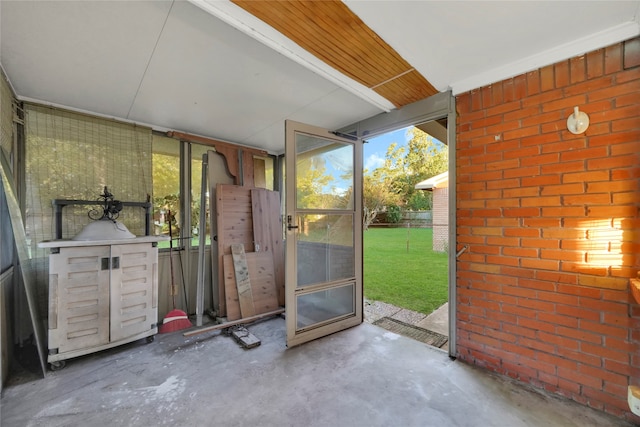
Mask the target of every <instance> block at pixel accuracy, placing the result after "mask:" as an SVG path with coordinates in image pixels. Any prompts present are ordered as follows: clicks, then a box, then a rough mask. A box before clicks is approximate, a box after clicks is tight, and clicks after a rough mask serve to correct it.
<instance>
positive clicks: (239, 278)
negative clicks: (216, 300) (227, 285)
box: [231, 243, 256, 317]
mask: <svg viewBox="0 0 640 427" xmlns="http://www.w3.org/2000/svg"><path fill="white" fill-rule="evenodd" d="M231 257H232V258H233V271H234V274H235V276H236V289H237V290H238V302H239V303H240V314H241V315H242V317H251V316H255V315H256V309H255V307H254V306H253V295H252V291H251V277H250V276H249V266H248V265H247V257H246V254H245V252H244V245H243V244H242V243H239V244H233V245H231Z"/></svg>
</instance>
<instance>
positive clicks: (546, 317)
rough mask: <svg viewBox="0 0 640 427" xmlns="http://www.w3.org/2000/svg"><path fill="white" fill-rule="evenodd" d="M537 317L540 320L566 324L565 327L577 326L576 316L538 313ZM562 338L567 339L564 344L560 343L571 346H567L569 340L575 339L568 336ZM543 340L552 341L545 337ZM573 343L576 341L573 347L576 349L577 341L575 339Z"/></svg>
mask: <svg viewBox="0 0 640 427" xmlns="http://www.w3.org/2000/svg"><path fill="white" fill-rule="evenodd" d="M538 319H540V320H542V321H543V322H548V323H552V324H554V325H562V326H567V327H570V328H575V327H577V326H578V320H577V319H576V318H573V317H569V316H560V315H557V314H553V313H540V314H538ZM540 338H541V337H540ZM563 339H564V340H566V341H567V342H565V343H564V344H562V346H563V347H572V346H569V344H568V342H569V341H571V342H574V341H575V340H569V339H568V338H563ZM545 341H547V342H552V341H548V340H546V339H545ZM575 343H576V344H575V349H577V348H578V344H577V341H575ZM556 344H557V343H556Z"/></svg>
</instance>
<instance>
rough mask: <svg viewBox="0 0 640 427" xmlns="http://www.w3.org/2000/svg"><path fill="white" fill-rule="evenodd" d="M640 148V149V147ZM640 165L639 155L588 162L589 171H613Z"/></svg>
mask: <svg viewBox="0 0 640 427" xmlns="http://www.w3.org/2000/svg"><path fill="white" fill-rule="evenodd" d="M638 148H640V147H638ZM639 164H640V156H638V155H637V154H633V155H626V156H615V157H608V158H601V159H593V160H589V161H587V169H588V170H589V171H593V170H598V169H613V168H616V169H618V168H625V167H632V166H637V165H639Z"/></svg>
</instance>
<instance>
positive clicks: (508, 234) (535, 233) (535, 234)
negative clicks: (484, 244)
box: [504, 227, 540, 237]
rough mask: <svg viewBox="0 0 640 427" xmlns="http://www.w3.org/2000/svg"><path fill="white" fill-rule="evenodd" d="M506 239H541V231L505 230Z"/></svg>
mask: <svg viewBox="0 0 640 427" xmlns="http://www.w3.org/2000/svg"><path fill="white" fill-rule="evenodd" d="M504 236H505V237H540V230H538V229H536V228H522V227H518V228H505V229H504Z"/></svg>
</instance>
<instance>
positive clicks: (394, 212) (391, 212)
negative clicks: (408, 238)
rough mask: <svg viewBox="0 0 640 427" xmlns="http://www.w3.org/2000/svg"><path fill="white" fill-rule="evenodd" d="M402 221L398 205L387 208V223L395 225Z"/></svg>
mask: <svg viewBox="0 0 640 427" xmlns="http://www.w3.org/2000/svg"><path fill="white" fill-rule="evenodd" d="M401 219H402V210H401V209H400V206H398V205H389V206H387V221H389V222H390V223H392V224H397V223H399V222H400V220H401Z"/></svg>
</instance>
